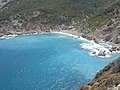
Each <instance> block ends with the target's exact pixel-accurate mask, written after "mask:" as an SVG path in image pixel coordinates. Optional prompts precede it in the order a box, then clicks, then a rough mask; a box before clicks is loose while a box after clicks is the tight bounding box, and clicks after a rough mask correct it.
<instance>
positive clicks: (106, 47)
mask: <svg viewBox="0 0 120 90" xmlns="http://www.w3.org/2000/svg"><path fill="white" fill-rule="evenodd" d="M49 33H56V34H62V35H67V36H70V37H73V38H76V39H79V40H83V41H86V43H82V44H80V45H79V46H80V49H85V50H88V53H89V55H90V56H98V57H101V58H109V57H111V54H116V53H120V50H112V48H113V47H114V46H113V45H112V44H110V43H109V42H99V43H96V42H95V41H94V40H89V39H86V38H84V37H82V33H78V32H77V31H75V30H73V31H71V30H61V31H50V32H39V33H36V32H35V33H25V34H24V33H23V34H9V35H3V36H2V37H0V39H9V38H14V37H17V36H21V35H26V36H27V35H35V34H49Z"/></svg>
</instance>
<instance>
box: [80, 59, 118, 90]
mask: <svg viewBox="0 0 120 90" xmlns="http://www.w3.org/2000/svg"><path fill="white" fill-rule="evenodd" d="M119 84H120V58H118V59H117V60H115V61H113V62H112V63H110V64H109V65H107V66H106V67H105V68H104V69H103V70H100V71H99V72H98V73H97V74H96V76H95V78H94V79H93V81H92V82H90V83H88V84H85V85H84V86H82V87H81V88H80V90H119V89H117V88H119Z"/></svg>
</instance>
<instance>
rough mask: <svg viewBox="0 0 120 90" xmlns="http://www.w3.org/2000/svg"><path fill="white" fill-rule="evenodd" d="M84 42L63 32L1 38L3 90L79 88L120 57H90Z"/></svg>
mask: <svg viewBox="0 0 120 90" xmlns="http://www.w3.org/2000/svg"><path fill="white" fill-rule="evenodd" d="M81 43H85V41H81V40H78V39H76V38H72V37H69V36H65V35H61V34H41V35H29V36H23V35H21V36H18V37H15V38H10V39H3V40H0V90H76V89H77V88H79V87H80V86H81V85H83V84H85V83H87V82H89V81H91V80H92V79H93V78H94V76H95V74H96V73H97V72H98V71H99V70H100V69H102V68H103V67H104V66H106V65H107V64H108V63H110V62H112V61H113V60H115V59H116V58H117V57H118V56H119V55H118V54H114V55H112V56H111V58H100V57H96V56H94V57H93V56H90V55H89V54H88V51H87V50H84V49H80V46H79V45H80V44H81Z"/></svg>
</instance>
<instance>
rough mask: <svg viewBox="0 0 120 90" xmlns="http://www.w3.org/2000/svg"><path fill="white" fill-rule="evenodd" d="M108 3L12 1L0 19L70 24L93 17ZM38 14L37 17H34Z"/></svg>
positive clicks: (99, 0) (96, 0)
mask: <svg viewBox="0 0 120 90" xmlns="http://www.w3.org/2000/svg"><path fill="white" fill-rule="evenodd" d="M108 1H110V0H11V3H10V5H9V8H7V9H5V10H4V11H3V12H2V13H1V14H0V18H7V17H9V16H14V15H19V16H21V17H22V18H26V17H29V21H30V22H32V23H36V22H37V23H38V22H39V23H42V24H70V23H71V22H72V21H80V20H82V19H85V18H88V17H91V16H93V15H94V14H95V13H96V12H97V10H98V8H99V7H100V6H102V5H104V4H105V3H106V2H108ZM36 13H37V16H34V14H36ZM27 19H28V18H27ZM26 21H27V20H26Z"/></svg>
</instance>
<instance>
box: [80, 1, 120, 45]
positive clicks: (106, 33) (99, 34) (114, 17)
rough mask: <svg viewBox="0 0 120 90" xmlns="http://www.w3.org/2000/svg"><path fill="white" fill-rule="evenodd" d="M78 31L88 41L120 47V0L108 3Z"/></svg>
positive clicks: (82, 24) (83, 23)
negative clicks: (108, 43)
mask: <svg viewBox="0 0 120 90" xmlns="http://www.w3.org/2000/svg"><path fill="white" fill-rule="evenodd" d="M78 31H79V32H80V33H83V36H84V37H86V38H88V39H97V41H101V40H103V41H106V42H111V43H115V44H119V46H120V0H115V1H110V2H108V3H106V4H105V5H104V6H102V7H101V8H100V9H99V11H98V12H97V14H96V15H95V16H93V17H91V18H90V19H88V20H86V21H83V22H82V23H81V25H80V26H79V28H78Z"/></svg>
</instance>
